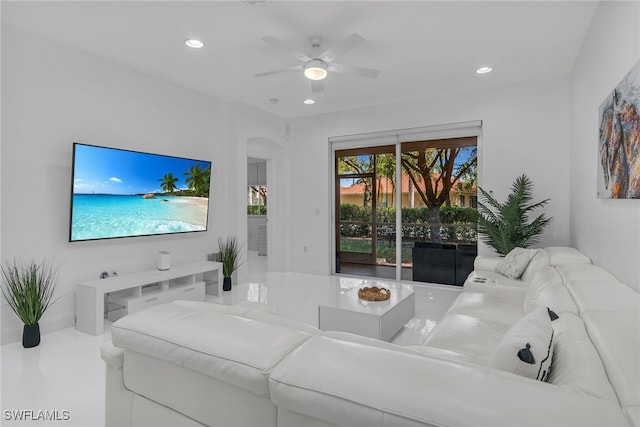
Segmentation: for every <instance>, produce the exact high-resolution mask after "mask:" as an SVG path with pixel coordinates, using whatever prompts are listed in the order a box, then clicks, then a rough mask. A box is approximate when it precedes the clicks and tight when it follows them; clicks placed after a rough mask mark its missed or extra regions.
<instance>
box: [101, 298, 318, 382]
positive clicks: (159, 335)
mask: <svg viewBox="0 0 640 427" xmlns="http://www.w3.org/2000/svg"><path fill="white" fill-rule="evenodd" d="M213 305H215V304H213ZM111 335H112V339H113V344H114V345H116V346H117V347H121V348H123V349H125V350H131V351H134V352H137V353H140V354H144V355H149V356H153V357H156V358H158V359H160V360H164V361H166V362H169V363H173V364H176V365H178V366H182V367H185V368H187V369H191V370H193V371H197V372H200V373H201V374H204V375H206V376H210V377H213V378H216V379H218V380H221V381H224V382H228V383H230V384H234V385H236V386H237V387H240V388H242V389H245V390H247V391H249V392H251V393H254V394H257V395H265V394H268V378H269V373H270V371H271V369H272V368H273V367H274V366H275V365H276V364H277V363H278V362H279V361H280V360H281V359H282V358H283V357H285V356H286V355H287V354H288V353H289V352H290V351H291V350H292V349H293V348H295V347H297V346H298V345H300V344H301V343H302V342H304V341H306V340H307V339H309V338H310V337H311V336H312V335H310V334H308V333H306V332H303V331H299V330H295V329H292V328H287V327H282V326H278V325H274V324H270V323H265V322H259V321H254V320H250V319H246V318H242V317H238V316H232V315H228V314H222V313H217V312H215V311H211V310H207V309H197V310H194V309H193V308H188V307H184V306H181V305H179V304H160V305H157V306H155V307H151V308H149V309H147V310H143V311H140V312H137V313H133V314H130V315H128V316H125V317H123V318H121V319H120V320H118V321H117V322H115V323H114V324H113V325H112V327H111ZM125 363H126V355H125Z"/></svg>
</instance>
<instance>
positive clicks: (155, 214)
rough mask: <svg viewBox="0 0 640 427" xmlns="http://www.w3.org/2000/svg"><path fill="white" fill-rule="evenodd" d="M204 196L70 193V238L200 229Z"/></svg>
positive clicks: (204, 224)
mask: <svg viewBox="0 0 640 427" xmlns="http://www.w3.org/2000/svg"><path fill="white" fill-rule="evenodd" d="M207 207H208V199H207V198H204V197H180V196H157V197H156V198H154V199H145V198H143V197H142V196H141V195H134V196H119V195H106V194H105V195H103V194H74V195H73V216H72V218H71V241H76V240H93V239H107V238H114V237H128V236H146V235H154V234H165V233H182V232H190V231H204V230H206V227H207Z"/></svg>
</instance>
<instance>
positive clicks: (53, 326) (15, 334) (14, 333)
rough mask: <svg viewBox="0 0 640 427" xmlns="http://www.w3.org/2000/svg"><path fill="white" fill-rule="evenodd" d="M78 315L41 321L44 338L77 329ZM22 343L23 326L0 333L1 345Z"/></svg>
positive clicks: (67, 315)
mask: <svg viewBox="0 0 640 427" xmlns="http://www.w3.org/2000/svg"><path fill="white" fill-rule="evenodd" d="M75 325H76V315H75V314H66V315H61V316H55V317H51V318H47V319H46V320H41V321H40V333H41V334H42V335H43V336H44V335H47V334H50V333H52V332H56V331H59V330H61V329H66V328H69V327H75ZM21 341H22V326H19V327H13V328H10V329H6V330H3V331H2V332H1V333H0V344H1V345H6V344H11V343H14V342H21Z"/></svg>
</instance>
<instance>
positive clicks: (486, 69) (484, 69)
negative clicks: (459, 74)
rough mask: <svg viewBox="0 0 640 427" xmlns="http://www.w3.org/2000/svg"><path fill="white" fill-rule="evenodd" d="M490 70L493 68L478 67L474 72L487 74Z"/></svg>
mask: <svg viewBox="0 0 640 427" xmlns="http://www.w3.org/2000/svg"><path fill="white" fill-rule="evenodd" d="M491 71H493V68H491V67H480V68H478V69H477V70H476V73H478V74H487V73H490V72H491Z"/></svg>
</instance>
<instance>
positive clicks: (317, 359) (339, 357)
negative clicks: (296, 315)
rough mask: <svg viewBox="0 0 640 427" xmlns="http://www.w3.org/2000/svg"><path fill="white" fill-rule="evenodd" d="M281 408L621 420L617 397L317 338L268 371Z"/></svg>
mask: <svg viewBox="0 0 640 427" xmlns="http://www.w3.org/2000/svg"><path fill="white" fill-rule="evenodd" d="M270 389H271V399H272V400H273V402H274V403H275V404H276V405H277V406H278V407H280V408H282V409H285V410H288V411H291V412H295V413H298V414H302V415H304V416H307V417H311V418H315V419H319V420H322V421H324V422H327V423H329V424H333V425H368V426H382V425H384V426H387V425H411V426H471V425H486V426H489V425H490V426H513V425H519V426H525V425H528V426H544V425H563V426H570V425H571V426H603V425H607V426H614V425H620V426H623V425H627V422H626V419H625V417H624V416H623V414H622V411H621V408H620V406H619V405H618V404H617V402H612V401H606V400H602V399H597V398H594V397H591V396H588V395H585V394H580V393H576V392H571V391H568V390H564V389H561V388H559V387H557V386H554V385H552V384H547V383H542V382H539V381H535V380H531V379H528V378H523V377H519V376H516V375H513V374H509V373H506V372H502V371H498V370H494V369H491V368H486V367H481V366H478V365H473V364H469V363H462V362H455V361H450V360H446V359H444V358H441V357H429V356H419V355H412V354H407V353H401V352H397V351H393V350H390V349H385V348H377V347H372V346H367V345H364V344H358V343H354V342H344V341H339V340H334V339H331V338H328V337H325V336H316V337H314V338H312V339H310V340H309V341H307V342H306V343H304V344H303V345H301V346H300V347H298V348H297V349H296V350H294V351H293V352H292V353H291V354H290V355H289V356H288V357H287V358H286V359H285V360H283V361H282V362H281V363H280V364H279V365H278V366H277V367H276V369H274V371H273V372H272V375H271V379H270Z"/></svg>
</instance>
